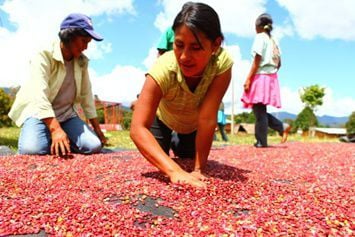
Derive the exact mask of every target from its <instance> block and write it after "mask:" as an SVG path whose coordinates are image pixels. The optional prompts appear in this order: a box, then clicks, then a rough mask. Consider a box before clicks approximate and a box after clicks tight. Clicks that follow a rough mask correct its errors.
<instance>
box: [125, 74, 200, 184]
mask: <svg viewBox="0 0 355 237" xmlns="http://www.w3.org/2000/svg"><path fill="white" fill-rule="evenodd" d="M161 98H162V91H161V89H160V87H159V86H158V84H157V83H156V82H155V81H154V79H153V78H152V77H151V76H149V75H148V76H147V77H146V81H145V83H144V86H143V89H142V92H141V93H140V95H139V98H138V101H137V103H136V104H135V108H134V112H133V118H132V124H131V132H130V135H131V138H132V140H133V142H134V143H135V144H136V146H137V148H138V150H139V151H140V152H141V153H142V155H143V156H144V157H145V158H146V159H147V160H148V161H149V162H150V163H151V164H153V165H154V166H155V167H157V168H158V169H159V170H160V171H162V172H163V173H165V174H166V175H168V176H169V178H170V180H171V182H173V183H178V182H182V183H187V184H191V185H193V186H197V187H204V186H205V184H204V183H203V182H201V181H199V180H198V179H196V178H195V177H193V176H192V175H191V174H189V173H188V172H186V171H184V170H183V169H182V168H181V167H180V166H179V165H178V164H176V163H175V162H174V161H173V160H172V159H171V158H170V157H169V156H168V155H166V154H165V152H164V151H163V149H162V148H161V147H160V145H159V144H158V142H157V141H156V140H155V138H154V136H153V135H152V133H151V132H150V130H149V128H150V126H151V124H152V123H153V120H154V118H155V115H156V111H157V108H158V105H159V102H160V100H161Z"/></svg>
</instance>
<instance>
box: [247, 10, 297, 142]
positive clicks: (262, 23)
mask: <svg viewBox="0 0 355 237" xmlns="http://www.w3.org/2000/svg"><path fill="white" fill-rule="evenodd" d="M255 27H256V33H257V34H256V37H255V40H254V44H253V47H252V55H253V57H254V58H253V62H252V67H251V69H250V72H249V74H248V77H247V79H246V81H245V83H244V94H243V96H242V99H241V100H242V101H243V103H244V107H246V108H252V109H253V112H254V115H255V117H256V122H255V138H256V143H255V144H254V145H255V147H258V148H259V147H267V146H268V144H267V130H268V127H270V128H272V129H274V130H276V131H277V132H278V133H279V135H280V136H282V139H281V142H282V143H284V142H286V140H287V135H288V132H289V131H290V129H291V127H290V126H289V125H287V124H283V123H282V122H281V121H280V120H278V119H277V118H275V117H274V116H272V115H271V114H269V113H267V110H266V106H267V105H272V106H274V107H276V108H280V107H281V100H280V88H279V82H278V79H277V72H278V70H279V69H280V67H281V55H280V49H279V46H278V45H277V43H276V41H275V40H274V39H273V37H272V36H271V31H272V29H273V27H272V18H271V16H270V15H269V14H266V13H264V14H261V15H260V16H259V17H258V18H257V19H256V22H255Z"/></svg>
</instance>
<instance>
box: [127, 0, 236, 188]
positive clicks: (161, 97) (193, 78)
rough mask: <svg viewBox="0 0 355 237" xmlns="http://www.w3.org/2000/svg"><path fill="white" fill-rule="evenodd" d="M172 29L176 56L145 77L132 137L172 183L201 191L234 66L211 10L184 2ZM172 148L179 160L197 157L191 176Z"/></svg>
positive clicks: (168, 56) (171, 54)
mask: <svg viewBox="0 0 355 237" xmlns="http://www.w3.org/2000/svg"><path fill="white" fill-rule="evenodd" d="M172 28H173V30H174V34H175V40H174V46H173V51H169V52H166V53H165V54H163V55H162V56H160V57H159V58H158V60H157V62H156V63H155V65H154V66H153V67H152V68H151V69H150V70H149V72H148V73H147V74H146V81H145V83H144V86H143V89H142V91H141V93H140V96H139V99H138V102H137V104H136V108H135V110H134V113H133V119H132V124H131V138H132V140H133V141H134V143H135V144H136V146H137V148H138V149H139V151H140V152H141V153H142V154H143V156H144V157H145V158H146V159H147V160H148V161H149V162H150V163H152V164H153V165H154V166H156V167H157V168H158V169H159V170H161V171H162V172H163V173H165V174H166V175H167V176H168V177H169V178H170V180H171V182H173V183H177V182H182V183H187V184H190V185H193V186H199V187H203V186H205V183H204V182H203V181H202V180H203V179H204V178H205V176H204V175H203V172H204V170H205V168H206V163H207V158H208V155H209V152H210V149H211V144H212V140H213V134H214V130H215V127H216V114H217V110H218V107H219V104H220V102H221V100H222V98H223V95H224V93H225V92H226V90H227V88H228V85H229V82H230V80H231V68H232V64H233V62H232V59H231V58H230V56H229V55H228V54H227V52H226V51H225V50H224V49H223V48H221V43H222V40H223V34H222V32H221V27H220V22H219V17H218V15H217V13H216V12H215V11H214V10H213V9H212V8H211V7H210V6H208V5H206V4H203V3H193V2H188V3H185V4H184V6H183V7H182V10H181V11H180V12H179V13H178V15H177V16H176V18H175V20H174V24H173V27H172ZM173 131H174V132H175V133H176V134H177V135H176V136H172V132H173ZM170 148H172V150H173V152H174V154H175V156H177V157H180V158H185V157H188V158H195V166H194V171H193V172H192V173H188V172H186V171H184V170H183V169H182V168H181V167H180V166H179V165H178V164H177V163H175V162H174V161H173V160H172V159H171V158H170V157H169V150H170Z"/></svg>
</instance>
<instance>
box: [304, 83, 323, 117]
mask: <svg viewBox="0 0 355 237" xmlns="http://www.w3.org/2000/svg"><path fill="white" fill-rule="evenodd" d="M324 91H325V88H323V87H320V86H319V85H317V84H316V85H311V86H308V87H304V88H303V90H302V91H301V93H300V97H301V101H302V103H304V104H305V105H306V107H309V108H311V109H312V110H313V111H314V110H315V108H316V107H317V106H320V105H322V104H323V97H324V95H325V92H324Z"/></svg>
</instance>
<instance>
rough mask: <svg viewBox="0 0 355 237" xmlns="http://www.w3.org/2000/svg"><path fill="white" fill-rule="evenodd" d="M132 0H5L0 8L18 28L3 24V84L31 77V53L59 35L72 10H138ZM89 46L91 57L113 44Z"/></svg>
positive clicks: (0, 44) (0, 30)
mask: <svg viewBox="0 0 355 237" xmlns="http://www.w3.org/2000/svg"><path fill="white" fill-rule="evenodd" d="M132 2H133V0H106V1H94V0H88V1H84V0H76V1H73V0H62V1H47V0H12V1H4V2H3V4H2V5H0V8H1V10H2V11H4V12H5V13H7V14H8V16H9V19H8V20H9V21H10V22H11V23H12V24H13V25H14V26H15V27H16V30H15V31H8V30H7V29H5V28H3V27H0V52H1V54H0V65H3V66H2V67H1V81H0V86H6V87H7V86H16V85H19V84H22V82H23V81H24V80H26V79H27V78H28V76H29V69H28V66H29V65H28V62H29V59H30V58H31V55H33V54H34V52H35V51H36V50H38V48H40V47H41V46H42V45H43V44H46V43H48V42H49V41H51V40H53V39H55V38H57V34H58V31H59V25H60V22H61V21H62V19H63V18H64V17H65V16H67V15H68V14H69V13H71V12H83V13H85V14H87V15H90V16H97V15H102V14H106V15H107V16H110V15H112V14H120V13H123V12H127V13H129V14H135V10H134V8H133V4H132ZM53 9H55V10H53ZM94 25H95V22H94ZM89 49H90V50H88V52H87V54H88V56H89V57H92V58H94V59H95V58H101V57H102V56H103V54H105V53H108V52H110V51H111V44H110V42H100V44H96V43H95V42H92V43H90V47H89Z"/></svg>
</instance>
